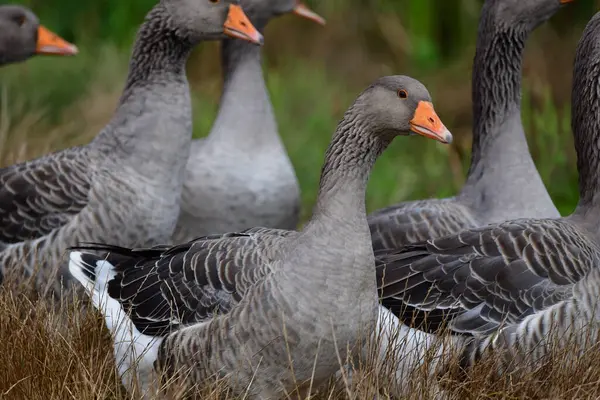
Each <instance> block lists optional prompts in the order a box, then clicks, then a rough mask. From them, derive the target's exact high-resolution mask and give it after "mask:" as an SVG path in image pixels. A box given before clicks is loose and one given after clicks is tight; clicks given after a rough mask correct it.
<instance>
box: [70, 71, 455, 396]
mask: <svg viewBox="0 0 600 400" xmlns="http://www.w3.org/2000/svg"><path fill="white" fill-rule="evenodd" d="M401 89H404V90H407V91H408V92H409V93H410V95H409V96H408V97H407V98H404V99H403V98H399V97H398V94H397V93H398V91H399V90H401ZM409 121H411V123H409ZM410 131H413V132H416V133H419V134H421V135H425V136H428V137H432V138H437V139H438V140H440V141H444V142H448V141H450V140H451V136H450V133H449V132H448V131H447V129H446V128H445V127H444V125H443V124H442V123H441V121H440V120H439V118H438V116H437V115H436V114H435V111H434V110H433V107H432V106H431V103H430V98H429V94H428V92H427V90H426V89H425V87H424V86H422V85H421V84H420V83H419V82H417V81H415V80H413V79H411V78H408V77H404V76H394V77H385V78H381V79H380V80H378V81H376V82H375V83H374V84H373V85H372V86H370V87H369V88H368V89H367V90H365V91H364V92H363V93H362V94H361V95H360V96H359V97H358V98H357V100H356V101H355V103H354V104H353V105H352V106H351V107H350V109H349V110H348V111H347V112H346V114H345V116H344V118H343V119H342V121H341V122H340V124H339V125H338V128H337V131H336V134H335V135H334V138H333V140H332V143H331V144H330V146H329V149H328V151H327V154H326V159H325V164H324V166H323V169H322V174H321V182H320V189H319V196H318V200H317V205H316V206H315V209H314V214H313V217H312V218H311V220H310V221H309V222H308V223H307V225H306V226H305V227H304V229H303V230H302V231H299V232H298V231H288V230H278V229H270V228H251V229H248V230H245V231H242V232H239V233H228V234H220V235H211V236H205V237H201V238H198V239H195V240H193V241H190V242H187V243H185V244H180V245H176V246H174V247H168V246H165V247H155V248H150V249H124V248H116V247H111V246H102V245H92V246H89V247H87V248H86V247H82V248H80V249H79V250H80V251H73V252H72V253H71V262H70V265H69V269H70V271H71V273H72V274H73V276H74V277H75V278H77V279H78V280H79V281H80V282H81V283H82V284H83V286H84V287H85V288H86V289H87V292H88V293H89V295H90V296H91V297H92V299H95V298H106V299H108V301H109V302H112V303H111V304H114V305H115V307H116V312H115V311H111V310H115V308H114V307H112V306H110V305H106V306H105V305H103V304H102V303H101V302H97V303H96V306H97V307H98V308H99V309H100V310H101V311H102V313H103V314H104V315H105V317H106V318H107V326H109V328H111V326H115V324H114V323H113V322H109V321H108V319H110V318H111V317H110V315H117V314H116V313H118V315H120V316H121V317H120V318H121V320H122V322H124V324H125V326H131V325H133V326H134V327H135V330H133V331H132V332H133V334H129V337H128V340H127V341H126V342H125V343H127V344H125V345H123V343H124V342H120V343H116V345H115V346H116V347H115V357H116V358H117V360H121V359H124V360H130V359H131V358H132V354H134V353H137V352H139V349H138V348H137V347H136V345H135V340H136V338H137V337H139V336H140V335H145V336H144V339H143V340H142V343H149V344H148V347H147V350H148V351H147V352H146V353H144V354H147V355H148V356H142V357H143V360H142V361H141V362H140V363H139V364H138V371H137V377H138V382H144V381H145V377H146V376H150V375H151V374H152V373H154V371H153V370H152V368H151V367H150V366H152V365H156V366H157V371H156V372H160V373H161V374H164V373H166V374H167V377H172V374H173V372H174V371H177V370H179V369H180V368H183V369H184V370H189V372H190V374H189V375H188V376H187V379H186V384H189V385H194V384H199V383H202V382H204V381H205V380H206V379H208V378H209V377H211V376H213V375H214V374H216V375H217V376H220V377H223V378H226V379H227V380H228V383H229V384H230V385H231V386H232V387H233V388H234V389H235V391H236V393H244V394H245V395H246V396H248V397H249V398H261V399H273V398H281V397H285V394H286V393H291V392H293V391H294V390H295V389H296V388H298V390H299V391H300V393H301V394H307V393H308V392H309V390H310V388H311V387H317V386H318V385H319V384H320V383H321V382H323V381H324V380H326V379H328V378H329V377H330V376H332V375H333V374H334V373H335V372H337V371H338V370H339V368H340V364H339V362H340V361H339V359H338V355H339V357H341V360H346V357H347V356H352V355H353V354H354V352H355V351H357V345H358V343H359V340H360V338H361V336H362V335H361V332H362V333H364V334H366V333H368V332H371V331H372V329H373V328H374V324H375V321H376V319H377V310H378V301H377V293H376V287H375V279H374V278H375V272H374V258H373V249H372V246H371V241H370V233H369V228H368V224H367V220H366V213H365V190H366V184H367V180H368V175H369V172H370V170H371V167H372V166H373V164H374V162H375V160H376V158H377V157H378V156H379V154H381V152H382V151H383V150H384V149H385V147H386V146H387V145H388V144H389V143H390V142H391V140H392V139H393V138H394V137H395V136H397V135H406V134H409V132H410ZM86 249H87V250H86ZM92 250H93V251H92ZM97 251H101V252H104V253H106V254H102V255H98V254H96V253H95V252H97ZM369 266H371V267H369ZM105 268H106V269H105ZM105 282H108V285H107V287H106V286H103V283H105ZM117 303H118V305H119V306H117ZM340 304H343V305H344V306H343V307H340ZM111 331H112V333H113V336H114V337H115V340H117V338H121V339H122V337H121V336H120V333H119V330H118V329H114V328H113V329H111ZM317 349H318V350H317ZM342 362H343V361H342ZM290 363H291V365H290ZM122 378H123V375H122Z"/></svg>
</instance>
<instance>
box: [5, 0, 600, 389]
mask: <svg viewBox="0 0 600 400" xmlns="http://www.w3.org/2000/svg"><path fill="white" fill-rule="evenodd" d="M570 1H572V0H527V1H523V0H486V1H485V3H484V5H483V8H482V10H481V17H480V24H479V30H478V38H477V48H476V54H475V58H474V62H473V77H472V79H473V81H472V87H473V92H472V94H473V99H472V100H473V114H474V122H473V148H472V161H471V166H470V169H469V172H468V177H467V180H466V184H465V185H464V187H463V188H462V189H461V191H460V193H459V194H458V195H457V196H455V197H452V198H447V199H428V200H421V201H412V202H404V203H400V204H396V205H393V206H391V207H388V208H386V209H382V210H379V211H376V212H374V213H373V214H371V215H368V216H367V215H366V212H365V191H366V185H367V181H368V178H369V174H370V171H371V168H372V166H373V165H374V163H375V161H376V160H377V158H378V156H379V155H381V153H382V152H383V151H384V150H385V149H386V147H387V146H388V145H389V144H390V143H391V142H392V140H393V139H394V138H395V137H396V136H407V135H412V134H417V135H421V136H423V137H426V138H430V139H434V140H437V141H440V142H442V143H450V142H451V141H452V135H451V134H450V132H449V131H448V129H447V128H446V127H445V126H444V124H443V123H442V121H441V120H440V118H439V117H438V115H437V114H436V112H435V110H434V107H433V104H432V100H431V97H430V95H429V93H428V91H427V89H426V87H425V86H424V85H423V84H421V83H420V82H418V81H416V80H415V79H412V78H410V77H407V76H388V77H383V78H380V79H378V80H376V81H375V82H373V84H372V85H371V86H369V87H368V88H366V89H365V90H364V91H363V92H362V93H361V94H360V95H359V96H358V97H357V99H356V100H355V102H354V103H353V104H352V105H351V106H350V107H349V108H348V110H347V111H346V113H345V114H344V116H343V118H342V120H341V121H340V123H339V125H338V127H337V129H336V131H335V133H334V135H333V138H332V140H331V144H330V145H329V147H328V149H327V152H326V155H325V161H324V165H323V168H322V172H321V179H320V184H319V192H318V198H317V201H316V205H315V207H314V210H313V214H312V217H311V218H310V220H309V221H308V222H307V223H306V224H305V225H304V226H303V228H302V229H301V230H295V229H296V226H297V224H298V218H299V204H300V201H299V186H298V181H297V179H296V176H295V173H294V170H293V167H292V165H291V163H290V160H289V158H288V156H287V154H286V151H285V148H284V147H283V145H282V143H281V140H280V138H279V136H278V129H277V123H276V121H275V118H274V116H273V110H272V106H271V103H270V100H269V95H268V92H267V89H266V86H265V82H264V79H263V71H262V67H261V48H260V45H261V44H262V42H263V37H262V34H261V32H262V31H263V29H264V28H265V26H266V25H267V23H268V22H269V20H270V19H272V18H275V17H277V16H279V15H282V14H286V13H295V14H297V15H299V16H302V17H305V18H308V19H310V20H312V21H314V22H316V23H319V24H324V23H325V20H324V19H323V18H321V17H320V16H319V15H317V14H315V13H314V12H313V11H311V10H310V9H308V8H307V7H306V6H305V5H303V4H302V3H300V2H298V1H297V0H241V4H238V1H236V0H194V1H191V0H190V1H181V0H160V2H159V3H158V4H157V5H156V6H155V7H154V8H153V9H152V10H151V11H150V12H149V13H148V15H147V16H146V19H145V21H144V23H143V24H142V25H141V27H140V29H139V31H138V34H137V38H136V41H135V45H134V48H133V52H132V56H131V62H130V65H129V74H128V76H127V81H126V83H125V88H124V90H123V93H122V96H121V98H120V100H119V103H118V107H117V109H116V111H115V113H114V115H113V117H112V119H111V120H110V122H109V123H108V124H107V125H106V127H105V128H104V129H103V130H102V131H101V132H100V133H99V134H98V135H97V136H96V138H95V139H94V140H93V141H92V142H91V143H89V144H87V145H85V146H81V147H74V148H70V149H66V150H62V151H59V152H56V153H52V154H48V155H46V156H44V157H41V158H38V159H35V160H32V161H28V162H25V163H21V164H17V165H13V166H9V167H6V168H4V169H1V170H0V183H1V187H0V240H1V241H2V249H1V252H0V266H1V267H0V268H1V269H0V279H1V277H2V276H6V275H7V274H15V276H17V277H22V278H29V277H32V276H33V277H35V283H36V285H37V288H38V289H39V290H40V291H44V292H45V293H46V292H47V293H48V295H51V296H58V294H60V293H63V292H64V290H63V289H64V288H66V287H68V285H73V287H77V285H79V284H81V285H82V286H83V287H84V288H85V292H86V293H87V295H89V297H90V298H91V300H92V302H93V304H94V306H95V307H96V308H97V309H98V310H100V312H102V314H103V315H104V316H105V322H106V326H107V327H108V329H109V330H110V331H111V333H112V335H113V338H114V342H115V343H114V355H115V358H116V361H117V365H118V369H119V374H120V376H121V378H122V380H123V382H124V383H125V384H126V385H128V387H130V385H131V384H135V385H137V387H141V389H142V393H144V394H146V395H149V393H150V392H151V388H152V387H153V386H154V385H156V384H157V382H158V380H159V379H160V378H158V377H159V376H160V377H162V378H165V377H166V378H172V377H179V378H180V379H181V380H182V381H183V382H184V383H185V384H189V385H196V384H201V383H202V382H204V381H205V380H206V379H208V378H210V377H213V376H218V377H221V378H225V379H226V380H227V381H228V384H229V385H230V387H231V388H232V389H233V390H234V391H236V392H237V393H240V394H245V396H247V397H248V398H260V399H276V398H282V397H285V396H286V395H287V394H289V393H291V392H294V391H297V393H298V394H300V395H307V394H309V393H310V391H311V390H312V388H313V387H318V386H319V384H320V383H322V382H324V381H326V380H328V379H329V378H330V377H331V376H332V375H334V374H335V373H336V372H338V371H339V370H340V360H346V359H349V358H352V357H354V356H356V355H358V354H359V353H361V352H362V348H363V347H362V345H361V343H362V339H363V336H364V335H363V334H364V333H365V332H371V333H372V332H375V336H380V337H391V336H392V333H393V332H392V329H396V330H397V331H398V332H400V333H401V335H400V336H402V337H403V338H404V339H406V338H408V339H409V340H412V341H415V342H420V343H421V344H425V346H424V347H425V348H424V350H423V351H426V347H427V345H428V344H429V343H431V342H432V339H434V338H435V337H436V334H435V332H436V330H437V329H438V328H440V327H442V326H445V327H446V328H447V329H449V331H450V332H451V334H452V338H453V342H452V343H453V350H457V351H459V352H460V354H461V357H460V359H459V361H460V363H461V365H462V366H463V367H465V368H468V367H471V366H472V365H473V364H474V363H476V362H477V361H478V360H480V359H481V358H482V357H483V356H485V355H486V354H491V353H492V352H495V351H499V350H508V351H507V352H506V353H507V354H509V355H510V356H509V357H507V358H506V360H505V361H506V365H508V364H509V363H510V361H511V360H512V359H515V358H520V359H524V360H529V361H532V362H534V363H535V362H538V361H540V360H542V358H544V357H546V356H548V355H549V354H550V349H551V347H552V346H551V340H550V337H551V335H550V334H551V333H552V332H554V333H556V332H558V333H559V334H560V335H567V334H569V335H574V336H575V337H576V338H578V339H581V340H580V342H581V343H583V342H584V341H583V339H582V336H581V335H580V334H579V332H580V331H582V330H583V328H592V329H591V331H592V332H591V335H592V338H593V340H596V338H597V333H598V330H597V328H596V325H595V322H594V321H595V319H596V306H597V304H596V303H597V301H598V299H599V298H600V271H599V269H598V264H599V263H600V231H599V226H600V176H599V172H600V61H598V60H600V13H599V14H597V15H595V16H594V17H593V18H592V19H591V20H590V22H589V23H588V25H587V27H586V28H585V31H584V32H583V35H582V37H581V39H580V42H579V45H578V47H577V52H576V56H575V61H574V71H573V91H572V131H573V135H574V142H575V148H576V152H577V168H578V172H579V191H580V201H579V204H578V206H577V208H576V210H575V211H574V212H573V214H572V215H570V216H567V217H561V216H560V215H559V213H558V211H557V209H556V207H555V206H554V204H553V203H552V200H551V199H550V196H549V195H548V193H547V191H546V188H545V186H544V184H543V182H542V180H541V179H540V176H539V174H538V172H537V170H536V168H535V165H534V163H533V161H532V158H531V156H530V154H529V149H528V146H527V142H526V138H525V134H524V130H523V126H522V122H521V117H520V99H521V79H522V76H521V75H522V57H523V50H524V46H525V42H526V40H527V38H528V36H529V34H530V33H531V32H532V31H533V30H534V29H535V28H537V27H538V26H540V25H541V24H542V23H544V22H545V21H547V20H548V19H549V18H550V17H551V16H552V15H553V14H555V13H556V12H557V11H558V10H559V9H560V8H561V7H562V6H563V5H564V4H563V3H568V2H570ZM0 32H1V35H0V62H1V63H2V64H7V63H11V62H18V61H23V60H25V59H26V58H28V57H31V56H33V55H35V54H63V55H72V54H75V53H77V48H76V47H75V46H73V45H72V44H70V43H67V42H66V41H64V40H62V39H61V38H59V37H57V36H56V35H54V34H52V33H51V32H49V31H48V30H47V29H45V28H44V27H42V26H41V25H39V23H38V21H37V19H36V17H35V16H34V15H33V14H32V13H31V12H30V11H28V10H26V9H23V8H21V7H18V6H1V7H0ZM206 40H220V41H221V42H222V45H221V46H222V54H223V57H222V67H223V72H224V84H223V95H222V99H221V103H220V107H219V113H218V116H217V119H216V121H215V123H214V126H213V128H212V131H211V132H210V134H209V135H208V137H207V138H205V139H198V140H192V134H191V133H192V107H191V100H190V93H189V92H190V89H189V86H188V82H187V79H186V74H185V65H186V61H187V58H188V56H189V54H190V52H191V50H192V49H193V48H194V47H195V46H196V45H198V44H199V43H200V42H202V41H206ZM67 253H68V254H69V257H68V259H67V257H65V254H67ZM383 321H388V323H387V324H381V323H382V322H383ZM417 322H419V323H418V324H417ZM560 337H561V338H563V337H564V336H560ZM586 343H587V342H586ZM592 343H593V341H592ZM394 351H398V352H399V353H400V354H402V352H404V351H407V349H404V348H402V347H401V346H398V347H396V348H394ZM494 354H495V353H494ZM417 359H419V358H418V357H417V358H415V359H412V361H411V362H408V361H405V363H404V365H399V366H398V371H399V372H398V374H397V377H398V380H399V382H398V385H399V387H402V386H403V382H402V381H403V380H405V379H406V377H407V375H406V374H407V373H409V372H410V370H411V368H416V367H417V364H418V361H417ZM405 360H410V358H406V359H405ZM415 363H416V364H415ZM181 371H185V372H186V373H185V374H184V375H179V374H180V372H181Z"/></svg>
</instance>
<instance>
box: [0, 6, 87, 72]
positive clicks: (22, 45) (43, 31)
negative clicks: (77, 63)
mask: <svg viewBox="0 0 600 400" xmlns="http://www.w3.org/2000/svg"><path fill="white" fill-rule="evenodd" d="M77 52H78V50H77V47H76V46H75V45H73V44H71V43H69V42H67V41H65V40H64V39H62V38H60V37H59V36H57V35H56V34H54V33H52V32H51V31H49V30H48V29H47V28H45V27H44V26H42V25H40V23H39V20H38V18H37V17H36V16H35V14H34V13H33V12H32V11H31V10H29V9H27V8H25V7H23V6H18V5H0V66H2V65H5V64H11V63H16V62H21V61H25V60H26V59H28V58H30V57H33V56H34V55H61V56H67V55H75V54H77Z"/></svg>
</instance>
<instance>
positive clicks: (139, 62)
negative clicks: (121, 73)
mask: <svg viewBox="0 0 600 400" xmlns="http://www.w3.org/2000/svg"><path fill="white" fill-rule="evenodd" d="M165 15H166V11H165V10H164V9H163V8H162V7H160V6H157V7H155V8H154V9H153V10H151V11H150V12H149V13H148V15H147V16H146V20H145V21H144V23H143V24H142V26H141V27H140V29H139V31H138V34H137V37H136V41H135V44H134V47H133V52H132V55H131V59H130V62H129V73H128V75H127V80H126V83H125V89H124V91H123V95H122V96H121V99H120V103H121V104H122V103H126V102H127V101H128V99H129V98H130V97H131V95H132V94H133V93H135V92H136V90H137V89H138V88H140V87H141V88H142V89H146V88H147V87H148V86H151V85H165V84H169V83H171V82H173V81H182V80H184V81H185V80H186V75H185V65H186V62H187V59H188V57H189V54H190V52H191V51H192V48H193V47H194V43H193V42H192V41H190V40H188V39H186V38H183V37H181V36H180V35H178V34H177V28H176V27H173V26H171V25H172V24H173V22H170V20H169V19H168V18H166V17H165Z"/></svg>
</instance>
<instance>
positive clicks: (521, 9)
mask: <svg viewBox="0 0 600 400" xmlns="http://www.w3.org/2000/svg"><path fill="white" fill-rule="evenodd" d="M560 7H561V1H560V0H531V1H521V0H486V2H485V3H484V5H483V8H482V10H481V18H480V22H479V30H478V36H477V48H476V53H475V58H474V60H473V79H472V83H473V84H472V98H473V117H474V121H473V146H472V158H471V166H470V168H469V172H468V175H467V181H466V183H465V185H464V186H463V188H462V189H461V191H460V193H459V194H458V195H457V196H456V197H452V198H447V199H442V200H439V199H429V200H420V201H410V202H404V203H400V204H398V205H394V206H391V207H387V208H385V209H383V210H379V211H377V212H375V213H373V214H371V215H369V225H370V227H371V231H372V233H373V248H374V249H375V250H378V249H384V248H400V247H402V246H405V245H407V244H410V243H415V242H418V241H420V240H426V239H429V238H435V237H440V236H443V235H449V234H452V233H456V232H459V231H460V230H462V229H467V228H474V227H477V226H484V225H486V224H489V223H497V222H502V221H504V220H507V219H515V218H525V217H531V218H554V217H559V216H560V214H559V213H558V211H557V209H556V207H555V206H554V204H553V203H552V200H551V198H550V196H549V195H548V193H547V191H546V188H545V186H544V184H543V182H542V180H541V178H540V176H539V173H538V171H537V169H536V168H535V164H534V163H533V160H532V159H531V155H530V154H529V148H528V146H527V141H526V138H525V133H524V131H523V126H522V123H521V116H520V112H521V110H520V108H521V74H522V73H521V70H522V66H521V64H522V58H523V50H524V47H525V41H526V39H527V37H528V35H529V33H530V32H531V31H532V30H534V29H535V28H536V27H537V26H539V25H540V24H542V23H543V22H544V21H546V20H547V19H549V18H550V17H551V16H552V15H553V14H554V13H555V12H556V11H558V10H559V8H560ZM524 187H526V188H527V190H523V188H524Z"/></svg>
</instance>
